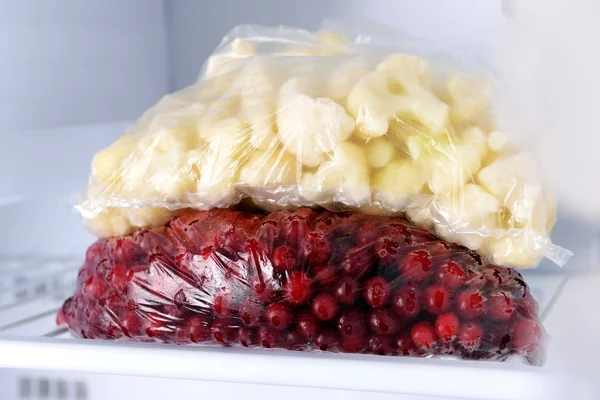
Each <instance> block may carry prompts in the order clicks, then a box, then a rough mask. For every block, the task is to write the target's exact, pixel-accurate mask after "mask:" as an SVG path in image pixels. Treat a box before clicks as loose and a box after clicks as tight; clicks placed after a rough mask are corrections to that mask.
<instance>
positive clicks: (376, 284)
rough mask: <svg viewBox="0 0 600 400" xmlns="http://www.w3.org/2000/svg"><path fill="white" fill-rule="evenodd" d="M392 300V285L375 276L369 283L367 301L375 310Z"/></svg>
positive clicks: (367, 285)
mask: <svg viewBox="0 0 600 400" xmlns="http://www.w3.org/2000/svg"><path fill="white" fill-rule="evenodd" d="M389 298H390V285H389V284H388V283H387V282H386V280H385V279H383V278H382V277H381V276H375V277H373V278H371V279H369V280H368V281H367V284H366V287H365V300H366V301H367V304H368V305H370V306H371V307H373V308H377V307H381V306H383V305H385V304H386V303H387V302H388V300H389Z"/></svg>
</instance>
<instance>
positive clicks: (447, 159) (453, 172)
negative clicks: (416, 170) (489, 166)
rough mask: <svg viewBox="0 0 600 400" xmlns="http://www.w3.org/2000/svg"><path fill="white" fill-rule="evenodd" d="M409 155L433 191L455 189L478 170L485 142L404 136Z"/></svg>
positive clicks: (443, 191) (444, 191)
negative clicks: (454, 142) (418, 165)
mask: <svg viewBox="0 0 600 400" xmlns="http://www.w3.org/2000/svg"><path fill="white" fill-rule="evenodd" d="M407 147H408V150H409V154H410V156H411V158H412V159H413V160H414V161H415V162H417V163H419V164H420V165H421V166H422V168H423V169H424V171H425V173H426V175H427V177H428V179H427V183H428V185H429V188H430V189H431V191H432V192H433V193H435V194H445V193H448V192H451V191H454V190H458V189H459V188H460V187H461V186H462V185H463V184H464V183H466V182H467V181H469V180H470V179H471V178H472V176H473V175H474V174H476V173H477V171H479V168H480V167H481V161H482V159H483V157H484V155H485V146H481V145H480V144H478V143H477V142H462V141H460V142H459V143H456V144H453V143H451V142H449V141H448V140H447V139H444V138H443V137H442V138H441V139H437V138H431V137H427V136H425V135H418V136H411V137H409V138H408V139H407Z"/></svg>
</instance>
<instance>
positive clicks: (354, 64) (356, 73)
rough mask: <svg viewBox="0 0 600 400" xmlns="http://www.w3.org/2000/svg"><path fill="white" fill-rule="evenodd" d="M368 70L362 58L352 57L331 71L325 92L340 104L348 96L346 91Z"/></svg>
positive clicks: (348, 91)
mask: <svg viewBox="0 0 600 400" xmlns="http://www.w3.org/2000/svg"><path fill="white" fill-rule="evenodd" d="M368 72H369V69H368V68H367V67H366V65H365V62H364V60H362V59H360V58H356V59H352V60H351V61H349V62H347V63H345V64H343V65H342V66H341V67H339V68H338V69H336V70H335V71H333V73H332V74H331V77H330V78H329V80H328V81H327V83H326V86H325V94H326V95H327V96H328V97H330V98H331V99H333V100H334V101H337V102H338V103H340V104H343V102H344V101H345V100H346V98H347V97H348V93H350V90H352V88H353V87H354V85H355V84H356V82H358V80H359V79H360V78H362V77H363V76H364V75H365V74H367V73H368Z"/></svg>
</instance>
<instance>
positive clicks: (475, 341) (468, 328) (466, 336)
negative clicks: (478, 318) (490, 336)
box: [458, 321, 483, 349]
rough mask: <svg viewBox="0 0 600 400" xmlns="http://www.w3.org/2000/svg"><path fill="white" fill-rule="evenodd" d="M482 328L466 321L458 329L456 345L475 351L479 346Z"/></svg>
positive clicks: (475, 323)
mask: <svg viewBox="0 0 600 400" xmlns="http://www.w3.org/2000/svg"><path fill="white" fill-rule="evenodd" d="M482 337H483V328H482V327H481V325H479V324H478V323H477V322H473V321H467V322H465V323H463V324H461V325H460V328H459V329H458V343H459V344H460V345H462V346H464V347H466V348H468V349H475V348H477V347H478V346H479V345H480V344H481V338H482Z"/></svg>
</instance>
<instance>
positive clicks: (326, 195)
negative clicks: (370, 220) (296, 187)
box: [300, 142, 371, 206]
mask: <svg viewBox="0 0 600 400" xmlns="http://www.w3.org/2000/svg"><path fill="white" fill-rule="evenodd" d="M300 193H301V194H302V196H304V198H306V199H307V200H309V201H315V202H318V203H320V202H324V201H328V200H329V201H331V200H333V201H336V202H342V203H344V204H346V205H355V206H360V205H363V204H366V203H368V202H369V201H370V200H371V191H370V188H369V167H368V166H367V160H366V157H365V152H364V150H363V149H362V148H360V147H359V146H358V145H356V144H354V143H350V142H343V143H340V144H338V145H337V146H336V147H335V149H334V151H333V157H332V159H331V161H325V162H323V163H322V164H321V165H320V166H319V169H318V170H317V172H314V173H312V172H305V173H304V175H303V176H302V185H301V187H300Z"/></svg>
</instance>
